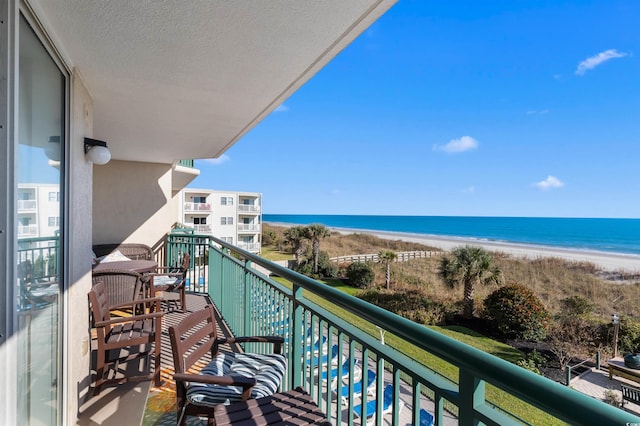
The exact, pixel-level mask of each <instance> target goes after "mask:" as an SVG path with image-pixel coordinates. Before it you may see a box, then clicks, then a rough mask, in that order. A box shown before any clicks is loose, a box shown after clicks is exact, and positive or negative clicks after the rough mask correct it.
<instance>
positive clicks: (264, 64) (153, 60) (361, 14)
mask: <svg viewBox="0 0 640 426" xmlns="http://www.w3.org/2000/svg"><path fill="white" fill-rule="evenodd" d="M395 1H396V0H378V1H374V0H348V1H345V0H322V1H312V0H290V1H284V0H273V1H267V0H236V1H225V0H165V1H162V0H135V1H132V0H110V1H105V0H32V3H33V2H35V3H36V4H34V8H35V9H36V10H37V11H38V12H39V13H38V14H39V15H40V16H42V17H43V23H44V25H45V27H46V28H47V29H48V31H49V32H50V34H51V36H52V38H53V40H54V42H55V43H56V44H57V45H58V46H59V47H60V50H61V54H62V56H63V57H64V58H65V60H66V61H67V62H68V64H69V65H70V66H72V67H76V68H77V69H78V70H79V72H80V74H81V75H82V77H83V79H84V81H85V83H86V86H87V87H88V89H89V91H90V92H91V95H92V97H93V99H94V120H93V123H94V129H93V130H94V131H93V136H94V137H95V138H97V139H102V140H106V141H107V142H108V143H109V148H110V149H111V152H112V155H113V158H114V159H120V160H134V161H147V162H160V163H169V162H173V161H175V160H179V159H190V158H215V157H218V156H220V155H221V154H222V153H223V152H224V151H225V150H226V149H228V148H229V147H230V146H231V145H233V144H234V143H235V142H237V141H238V139H239V138H240V137H241V136H243V135H244V134H245V133H246V132H247V131H249V130H250V129H251V128H252V127H253V126H255V125H256V124H257V123H258V122H259V121H260V120H261V119H263V118H264V117H265V116H266V115H267V114H269V113H270V112H271V111H273V110H274V109H275V108H276V107H278V106H279V105H280V104H281V103H282V102H284V100H285V99H286V98H287V97H288V96H289V95H291V94H292V93H293V92H294V91H295V90H296V89H298V88H299V87H300V86H301V85H302V84H304V83H305V82H306V81H307V80H308V79H309V78H311V77H312V76H313V75H314V74H315V73H316V72H317V71H318V70H319V69H321V68H322V67H323V66H324V65H325V64H326V63H327V62H329V61H330V60H331V59H332V58H333V57H335V56H336V55H337V54H338V53H339V52H340V51H341V50H342V49H343V48H344V47H345V46H346V45H347V44H349V43H350V42H351V41H353V39H355V38H356V37H357V36H358V35H359V34H360V33H361V32H362V31H364V30H365V29H366V28H367V27H368V26H369V25H371V24H372V23H373V22H374V21H375V20H376V19H377V18H378V17H379V16H380V15H382V14H383V13H384V12H385V11H386V10H387V9H388V8H389V7H391V6H392V5H393V4H394V3H395Z"/></svg>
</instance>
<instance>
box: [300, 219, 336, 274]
mask: <svg viewBox="0 0 640 426" xmlns="http://www.w3.org/2000/svg"><path fill="white" fill-rule="evenodd" d="M303 235H304V237H305V238H306V239H308V240H309V241H311V249H312V250H313V273H314V274H317V273H318V256H319V254H320V240H322V239H323V238H327V237H328V236H330V235H331V231H329V229H328V228H327V227H326V226H324V225H320V224H318V223H314V224H311V225H309V226H307V227H306V228H304V233H303Z"/></svg>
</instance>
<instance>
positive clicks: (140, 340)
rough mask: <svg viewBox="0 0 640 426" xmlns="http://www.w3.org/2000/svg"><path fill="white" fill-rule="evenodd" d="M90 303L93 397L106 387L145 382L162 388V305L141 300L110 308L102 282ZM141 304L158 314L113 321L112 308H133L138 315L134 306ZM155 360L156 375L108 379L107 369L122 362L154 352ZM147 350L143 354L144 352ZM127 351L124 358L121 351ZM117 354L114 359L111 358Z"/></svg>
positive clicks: (151, 373)
mask: <svg viewBox="0 0 640 426" xmlns="http://www.w3.org/2000/svg"><path fill="white" fill-rule="evenodd" d="M89 302H90V304H91V314H92V328H95V330H96V337H97V338H96V341H97V345H98V348H97V353H96V383H95V387H94V391H93V394H94V395H98V394H99V393H100V389H101V387H102V386H103V385H106V384H121V383H127V382H138V381H143V380H152V379H153V380H154V381H155V385H156V386H160V353H161V348H160V345H161V336H162V316H163V315H164V314H163V313H162V312H160V306H159V305H160V301H159V300H157V299H155V300H154V299H141V300H136V301H133V302H132V301H129V302H128V303H124V304H119V305H114V304H111V303H110V301H109V299H108V296H107V294H106V293H105V288H104V285H103V284H102V283H101V282H99V283H96V284H94V286H93V288H92V289H91V291H90V292H89ZM136 304H140V305H143V306H142V308H143V310H145V309H144V305H149V306H152V304H153V306H154V309H152V310H155V312H151V313H149V314H144V315H134V316H129V317H124V318H111V314H110V308H116V309H122V308H125V307H130V308H131V309H132V310H133V311H135V307H134V305H136ZM152 344H153V353H154V357H155V366H154V370H153V372H149V373H148V374H140V375H131V376H125V377H116V376H115V372H114V373H113V377H112V378H106V377H105V376H108V373H109V372H108V370H107V368H108V366H110V365H116V366H117V365H118V364H119V363H121V362H128V361H132V360H134V359H136V358H140V357H142V356H146V355H147V353H149V352H151V346H152ZM143 346H144V350H143ZM122 350H126V352H127V354H126V355H125V356H122V353H121V351H122ZM114 354H117V356H116V357H115V358H112V356H113V355H114Z"/></svg>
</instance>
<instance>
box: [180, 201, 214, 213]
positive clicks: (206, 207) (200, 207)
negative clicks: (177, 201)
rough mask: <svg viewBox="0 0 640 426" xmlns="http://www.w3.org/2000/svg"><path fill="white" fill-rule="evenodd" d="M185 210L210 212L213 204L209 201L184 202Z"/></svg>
mask: <svg viewBox="0 0 640 426" xmlns="http://www.w3.org/2000/svg"><path fill="white" fill-rule="evenodd" d="M184 211H185V212H210V211H211V204H209V203H192V202H185V203H184Z"/></svg>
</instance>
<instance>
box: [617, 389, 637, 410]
mask: <svg viewBox="0 0 640 426" xmlns="http://www.w3.org/2000/svg"><path fill="white" fill-rule="evenodd" d="M620 388H621V389H622V405H623V406H624V402H625V401H629V402H633V403H634V404H639V405H640V389H638V388H634V387H631V386H626V385H622V384H621V385H620Z"/></svg>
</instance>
